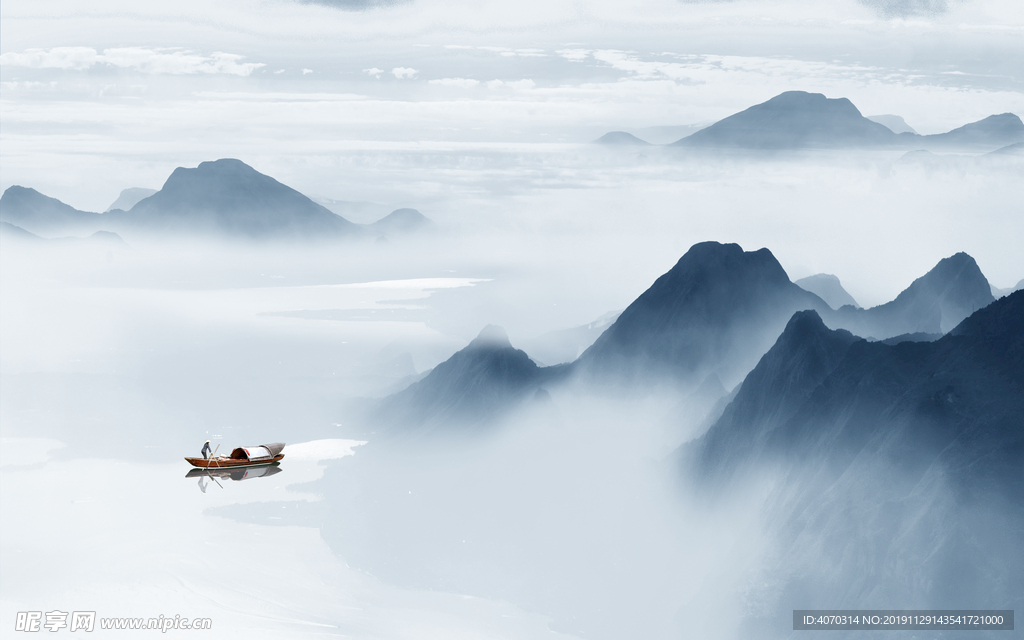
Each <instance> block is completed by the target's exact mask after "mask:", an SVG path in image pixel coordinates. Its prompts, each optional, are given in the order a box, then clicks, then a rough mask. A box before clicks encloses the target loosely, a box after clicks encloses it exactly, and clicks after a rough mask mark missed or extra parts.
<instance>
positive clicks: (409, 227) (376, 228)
mask: <svg viewBox="0 0 1024 640" xmlns="http://www.w3.org/2000/svg"><path fill="white" fill-rule="evenodd" d="M433 226H434V223H433V222H432V221H431V220H430V218H428V217H426V216H425V215H423V214H422V213H420V212H419V211H417V210H415V209H395V210H394V211H392V212H391V213H389V214H388V215H386V216H384V217H383V218H381V219H380V220H378V221H377V222H374V223H371V224H368V225H366V229H367V230H368V231H371V232H373V233H376V234H378V235H383V236H398V235H402V234H406V233H415V232H417V231H423V230H426V229H429V228H431V227H433Z"/></svg>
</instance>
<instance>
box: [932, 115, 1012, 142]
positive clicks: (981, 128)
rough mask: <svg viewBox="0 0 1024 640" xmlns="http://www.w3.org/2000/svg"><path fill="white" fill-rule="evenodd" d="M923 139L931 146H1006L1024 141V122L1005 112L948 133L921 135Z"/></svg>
mask: <svg viewBox="0 0 1024 640" xmlns="http://www.w3.org/2000/svg"><path fill="white" fill-rule="evenodd" d="M921 140H922V142H924V143H926V144H927V145H928V146H930V147H977V146H984V147H989V148H995V147H1004V146H1006V145H1008V144H1010V143H1016V142H1021V141H1024V122H1021V119H1020V118H1019V117H1017V115H1015V114H1012V113H1003V114H1000V115H995V116H989V117H987V118H985V119H983V120H979V121H977V122H972V123H970V124H965V125H964V126H962V127H959V128H956V129H953V130H952V131H949V132H946V133H936V134H933V135H929V136H921Z"/></svg>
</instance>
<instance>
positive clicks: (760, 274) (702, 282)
mask: <svg viewBox="0 0 1024 640" xmlns="http://www.w3.org/2000/svg"><path fill="white" fill-rule="evenodd" d="M993 299H994V298H993V296H992V293H991V287H990V285H989V284H988V281H987V280H986V279H985V277H984V275H982V273H981V271H980V269H979V268H978V266H977V264H976V263H975V261H974V259H973V258H971V257H970V256H968V255H967V254H963V253H959V254H956V255H954V256H951V257H949V258H945V259H943V260H941V261H940V262H939V263H938V264H937V265H936V266H935V267H934V268H933V269H932V270H931V271H929V272H928V273H927V274H925V275H924V276H922V277H921V278H918V279H917V280H915V281H914V282H913V283H912V284H911V285H910V286H909V287H908V288H907V289H906V290H904V291H903V292H902V293H901V294H900V295H899V296H897V298H896V299H895V300H893V301H892V302H889V303H887V304H884V305H880V306H877V307H873V308H871V309H861V308H859V307H854V306H850V305H848V306H841V307H840V308H839V309H838V310H836V309H833V308H832V307H830V306H829V305H828V304H827V303H826V302H825V301H824V300H823V299H822V298H821V297H819V296H817V295H815V294H814V293H811V292H809V291H806V290H804V289H803V288H801V287H800V286H798V285H797V284H795V283H793V282H791V281H790V280H789V277H788V276H787V275H786V272H785V270H783V268H782V266H781V265H780V264H779V263H778V261H777V260H776V259H775V257H774V256H773V255H772V253H771V252H770V251H769V250H768V249H760V250H758V251H743V249H742V248H741V247H739V245H735V244H720V243H717V242H703V243H700V244H697V245H694V246H693V247H691V248H690V250H689V251H687V252H686V254H685V255H684V256H683V257H682V258H680V259H679V261H678V262H677V263H676V265H675V266H674V267H673V268H672V269H671V270H669V271H668V272H667V273H666V274H665V275H663V276H661V277H660V278H658V279H657V280H656V281H655V282H654V284H653V285H651V287H650V288H649V289H648V290H647V291H645V292H644V293H643V294H641V295H640V296H639V297H638V298H637V299H636V300H635V301H634V302H633V303H632V304H630V305H629V306H628V307H627V308H626V309H625V310H624V311H623V312H622V313H621V314H619V315H618V317H617V318H615V320H614V322H612V323H611V325H610V326H608V327H607V328H604V327H600V328H599V329H598V333H600V335H599V336H598V337H597V339H596V340H595V341H594V343H593V344H592V345H591V346H590V347H589V348H587V349H586V350H585V351H584V352H583V353H582V355H580V356H579V358H577V359H576V360H575V361H573V362H571V363H569V364H565V365H560V366H558V367H542V366H538V365H537V364H536V362H534V361H533V360H531V359H530V357H529V356H528V355H527V354H526V353H525V352H523V351H520V350H518V349H515V348H514V347H512V345H511V344H509V343H508V339H507V337H505V336H504V333H503V332H502V333H501V337H500V339H489V340H484V339H483V338H484V335H483V334H482V335H481V337H480V338H478V339H477V340H474V341H473V343H471V344H470V346H469V347H466V349H463V350H462V351H459V352H458V353H456V354H455V355H454V356H452V358H451V359H449V360H448V361H447V362H445V363H443V364H442V365H439V366H438V367H437V368H435V369H434V371H432V372H431V373H430V375H428V376H427V377H426V378H425V379H424V380H422V381H421V382H419V383H418V384H416V385H413V386H412V387H410V388H409V389H407V390H406V391H404V392H402V393H400V394H397V395H394V396H391V397H389V398H385V399H384V400H383V401H382V406H383V407H384V413H385V414H387V415H388V416H389V421H390V422H392V423H395V424H399V423H403V422H404V423H406V424H410V425H412V424H441V423H444V422H445V421H448V420H450V419H452V418H453V417H454V416H456V415H458V416H459V417H460V420H464V421H467V420H468V421H473V420H477V421H478V422H484V421H486V420H489V419H490V418H493V417H495V416H498V415H500V413H501V411H502V410H504V409H508V408H510V407H512V406H515V405H517V404H519V403H521V402H522V401H523V400H525V399H528V398H529V397H530V394H531V393H535V392H537V391H538V390H539V389H540V388H542V387H552V388H554V387H555V386H557V385H559V384H569V383H571V384H574V385H580V386H582V388H583V389H584V390H587V389H589V390H593V391H597V392H600V393H607V392H609V391H614V392H616V393H628V394H636V393H640V394H646V393H652V392H655V391H657V390H659V389H660V390H669V391H670V392H671V393H677V394H682V395H685V396H688V397H690V396H692V397H691V400H692V401H693V402H696V403H697V404H699V405H700V407H699V411H706V410H710V408H711V406H712V405H713V404H714V403H715V402H716V401H717V400H718V399H719V398H720V397H722V396H724V395H725V394H726V392H727V391H728V389H731V388H733V387H735V386H736V385H738V384H739V383H740V382H741V381H742V380H743V378H744V376H746V375H747V374H748V373H749V372H750V371H751V370H752V369H753V368H754V367H755V365H756V364H757V363H758V361H759V360H760V359H761V358H762V356H763V355H764V354H765V353H766V352H768V351H769V349H770V348H771V346H772V345H773V344H774V343H775V342H776V341H777V339H778V336H779V335H780V334H781V333H782V332H783V330H784V329H785V328H786V326H787V323H789V322H791V319H792V317H793V315H794V314H796V313H798V312H801V311H805V310H812V311H814V312H816V313H815V316H814V317H815V318H816V319H818V321H822V320H823V321H824V324H826V325H828V326H831V327H835V328H837V329H845V330H848V331H850V332H851V339H852V335H853V334H857V335H859V336H862V337H865V338H871V339H874V340H880V341H888V340H890V339H893V338H896V339H897V340H898V341H901V342H903V341H932V340H935V339H936V338H938V337H941V335H942V334H943V333H945V332H947V331H949V330H950V329H951V328H952V327H954V326H956V325H957V324H958V323H960V322H961V321H962V320H963V319H964V318H966V317H967V316H969V315H970V314H971V313H972V312H974V311H975V310H977V309H980V308H982V307H984V306H986V305H988V304H990V303H991V302H992V301H993ZM488 331H490V330H488ZM485 333H486V332H485ZM506 385H510V386H508V388H505V386H506ZM585 392H586V391H585ZM699 411H698V412H699Z"/></svg>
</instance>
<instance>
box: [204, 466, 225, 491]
mask: <svg viewBox="0 0 1024 640" xmlns="http://www.w3.org/2000/svg"><path fill="white" fill-rule="evenodd" d="M206 475H207V476H208V477H209V478H210V480H213V481H214V482H216V483H217V486H218V487H220V488H221V489H223V488H224V485H222V484H221V483H220V481H219V480H217V476H215V475H213V474H212V473H210V470H209V469H207V470H206Z"/></svg>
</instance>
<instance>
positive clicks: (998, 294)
mask: <svg viewBox="0 0 1024 640" xmlns="http://www.w3.org/2000/svg"><path fill="white" fill-rule="evenodd" d="M1021 289H1024V280H1018V281H1017V284H1015V285H1013V286H1012V287H1009V288H1007V289H998V288H996V287H992V296H993V297H994V298H996V299H999V298H1002V297H1004V296H1008V295H1010V294H1011V293H1013V292H1014V291H1020V290H1021Z"/></svg>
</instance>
